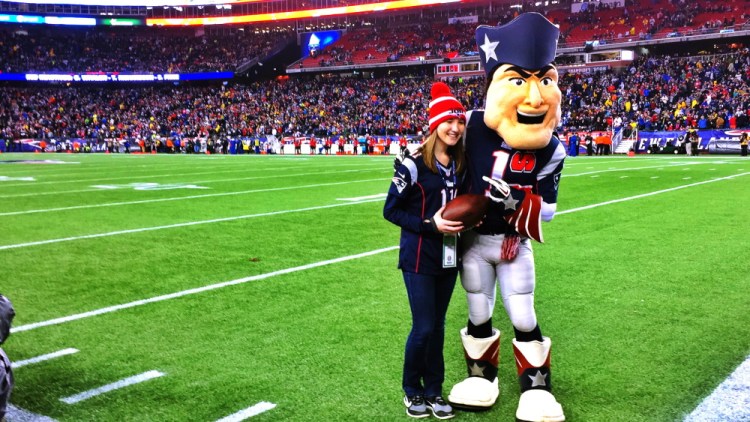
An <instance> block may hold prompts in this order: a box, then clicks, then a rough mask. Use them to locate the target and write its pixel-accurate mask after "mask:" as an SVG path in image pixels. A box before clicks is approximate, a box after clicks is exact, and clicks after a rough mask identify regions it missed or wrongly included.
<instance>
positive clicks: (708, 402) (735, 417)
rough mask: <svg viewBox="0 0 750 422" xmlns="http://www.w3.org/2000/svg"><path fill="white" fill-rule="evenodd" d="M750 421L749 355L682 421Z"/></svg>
mask: <svg viewBox="0 0 750 422" xmlns="http://www.w3.org/2000/svg"><path fill="white" fill-rule="evenodd" d="M729 421H736V422H740V421H750V356H748V357H747V358H745V361H744V362H742V363H741V364H740V366H738V367H737V369H735V370H734V372H732V374H730V375H729V377H728V378H727V379H725V380H724V381H723V382H722V383H721V384H719V386H718V387H716V389H715V390H714V391H713V392H712V393H711V394H710V395H709V396H708V397H706V398H705V399H704V400H703V401H702V402H701V403H700V404H699V405H698V407H696V408H695V409H694V410H693V412H692V413H690V414H689V415H687V416H686V417H685V419H684V422H729Z"/></svg>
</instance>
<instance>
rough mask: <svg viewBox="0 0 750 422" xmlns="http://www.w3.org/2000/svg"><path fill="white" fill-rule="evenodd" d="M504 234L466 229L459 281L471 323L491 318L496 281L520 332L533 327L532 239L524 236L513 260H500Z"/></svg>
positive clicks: (462, 244)
mask: <svg viewBox="0 0 750 422" xmlns="http://www.w3.org/2000/svg"><path fill="white" fill-rule="evenodd" d="M504 238H505V236H504V235H480V234H477V233H475V232H474V231H468V232H466V233H464V234H462V235H461V246H462V247H463V250H464V254H463V269H462V270H461V284H462V285H463V287H464V290H466V297H467V300H468V303H469V319H470V320H471V322H472V324H474V325H480V324H483V323H485V322H487V321H489V319H490V318H491V317H492V313H493V311H494V308H495V297H496V292H497V287H496V285H497V283H499V284H500V296H501V297H502V300H503V305H504V306H505V311H506V312H507V313H508V317H509V318H510V322H511V324H513V326H514V327H515V328H516V329H518V330H519V331H524V332H529V331H531V330H533V329H534V327H536V324H537V320H536V312H535V310H534V287H535V284H536V282H535V273H534V252H533V250H532V249H531V241H530V240H529V239H523V240H522V241H521V244H520V246H519V250H518V256H517V257H516V258H515V259H514V260H513V261H510V262H509V261H503V260H501V259H500V252H501V250H502V244H503V239H504Z"/></svg>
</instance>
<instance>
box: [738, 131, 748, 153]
mask: <svg viewBox="0 0 750 422" xmlns="http://www.w3.org/2000/svg"><path fill="white" fill-rule="evenodd" d="M749 140H750V134H748V133H747V132H742V135H740V156H741V157H747V144H748V141H749Z"/></svg>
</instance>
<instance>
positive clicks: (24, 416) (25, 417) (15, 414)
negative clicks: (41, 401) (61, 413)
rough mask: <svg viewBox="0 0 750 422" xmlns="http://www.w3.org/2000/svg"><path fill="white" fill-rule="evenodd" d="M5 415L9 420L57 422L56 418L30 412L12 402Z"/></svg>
mask: <svg viewBox="0 0 750 422" xmlns="http://www.w3.org/2000/svg"><path fill="white" fill-rule="evenodd" d="M5 416H6V419H8V422H57V420H55V419H52V418H50V417H47V416H44V415H38V414H36V413H32V412H29V411H28V410H26V409H22V408H20V407H18V406H14V405H12V404H10V403H8V412H7V413H6V414H5Z"/></svg>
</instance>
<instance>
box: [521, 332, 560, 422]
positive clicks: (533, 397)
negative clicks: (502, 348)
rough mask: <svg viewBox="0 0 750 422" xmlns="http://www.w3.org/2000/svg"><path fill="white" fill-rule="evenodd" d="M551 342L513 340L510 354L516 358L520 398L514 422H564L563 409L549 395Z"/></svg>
mask: <svg viewBox="0 0 750 422" xmlns="http://www.w3.org/2000/svg"><path fill="white" fill-rule="evenodd" d="M551 347H552V341H551V340H550V339H549V337H544V341H541V342H539V341H528V342H526V341H524V342H521V341H516V339H513V354H514V355H515V356H516V367H517V368H518V381H519V383H520V384H521V398H520V400H519V401H518V409H517V410H516V420H518V421H523V422H562V421H564V420H565V414H564V413H563V409H562V406H561V405H560V403H558V402H557V400H555V396H553V395H552V392H551V391H552V380H551V374H550V348H551Z"/></svg>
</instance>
